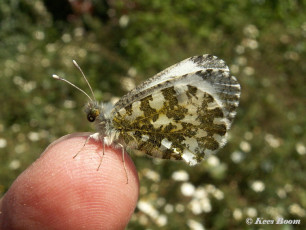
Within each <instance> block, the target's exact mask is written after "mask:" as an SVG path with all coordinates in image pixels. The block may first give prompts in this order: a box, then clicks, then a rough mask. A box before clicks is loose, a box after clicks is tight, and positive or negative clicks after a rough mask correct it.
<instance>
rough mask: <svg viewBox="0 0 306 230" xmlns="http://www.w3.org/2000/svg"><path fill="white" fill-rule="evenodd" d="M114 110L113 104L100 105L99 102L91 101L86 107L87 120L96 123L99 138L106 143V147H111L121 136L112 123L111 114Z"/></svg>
mask: <svg viewBox="0 0 306 230" xmlns="http://www.w3.org/2000/svg"><path fill="white" fill-rule="evenodd" d="M112 108H113V106H112V104H111V103H107V104H103V103H100V104H99V103H98V102H97V101H90V102H88V104H87V105H86V106H85V113H86V115H87V120H88V121H89V122H95V126H96V130H97V132H98V133H99V137H100V138H101V139H102V140H103V141H105V142H106V143H105V144H106V145H111V144H112V143H113V142H114V141H115V140H116V139H118V135H119V134H118V132H117V130H116V129H114V127H113V125H112V122H111V118H110V112H111V110H112Z"/></svg>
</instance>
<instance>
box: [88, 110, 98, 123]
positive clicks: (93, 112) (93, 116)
mask: <svg viewBox="0 0 306 230" xmlns="http://www.w3.org/2000/svg"><path fill="white" fill-rule="evenodd" d="M99 114H100V113H99V110H98V109H92V110H91V111H90V112H89V113H88V114H87V120H88V121H89V122H94V121H95V120H96V118H97V117H98V116H99Z"/></svg>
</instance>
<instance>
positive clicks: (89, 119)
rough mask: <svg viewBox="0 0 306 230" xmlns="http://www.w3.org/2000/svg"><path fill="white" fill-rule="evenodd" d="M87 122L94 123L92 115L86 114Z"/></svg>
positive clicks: (94, 118)
mask: <svg viewBox="0 0 306 230" xmlns="http://www.w3.org/2000/svg"><path fill="white" fill-rule="evenodd" d="M87 120H88V121H89V122H94V121H95V120H96V117H95V116H93V115H92V114H88V115H87Z"/></svg>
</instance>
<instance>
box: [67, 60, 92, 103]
mask: <svg viewBox="0 0 306 230" xmlns="http://www.w3.org/2000/svg"><path fill="white" fill-rule="evenodd" d="M72 62H73V64H74V65H75V67H77V68H78V70H79V71H80V72H81V74H82V76H83V77H84V79H85V81H86V83H87V85H88V87H89V89H90V92H91V94H92V97H93V99H94V100H95V101H96V97H95V95H94V92H93V90H92V88H91V86H90V84H89V82H88V80H87V78H86V76H85V74H84V73H83V71H82V69H81V67H80V66H79V65H78V63H77V62H76V61H75V60H72Z"/></svg>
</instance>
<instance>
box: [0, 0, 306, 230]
mask: <svg viewBox="0 0 306 230" xmlns="http://www.w3.org/2000/svg"><path fill="white" fill-rule="evenodd" d="M305 5H306V3H305V1H302V0H301V1H298V0H284V1H276V0H273V1H272V0H271V1H268V0H249V1H235V0H225V1H214V0H208V1H203V0H184V1H174V0H172V1H169V0H156V1H145V0H136V1H129V0H128V1H127V0H125V1H123V0H119V1H112V0H105V1H98V0H88V1H76V0H75V1H67V0H44V1H43V0H32V1H30V0H2V1H1V3H0V105H1V108H0V194H3V193H5V192H6V191H7V189H8V188H9V186H10V185H11V183H12V182H13V180H14V179H15V178H16V177H17V176H18V175H19V174H20V173H21V172H22V171H23V170H24V169H25V168H27V167H28V166H29V165H30V164H31V163H32V162H33V161H35V159H36V158H38V157H39V154H40V153H41V152H42V151H43V150H44V149H45V148H46V147H47V145H48V144H50V143H51V142H52V141H54V140H56V139H57V138H59V137H61V136H63V135H65V134H68V133H73V132H80V131H93V129H92V127H90V125H89V124H88V122H87V120H86V118H85V115H84V113H82V106H83V105H84V103H85V102H86V97H84V95H82V94H81V93H79V92H78V91H76V90H75V89H73V88H72V87H69V86H68V85H66V84H64V83H60V82H58V81H55V80H53V79H52V78H51V77H50V76H51V75H52V74H54V73H56V74H58V75H60V76H63V77H66V78H67V79H69V80H70V81H72V82H73V83H75V84H77V85H79V86H81V88H84V89H86V90H87V87H86V84H85V83H84V81H83V80H82V78H81V76H80V74H79V72H78V71H77V70H76V68H75V67H74V66H73V64H72V60H73V59H75V60H77V61H78V63H79V65H80V66H81V67H82V68H83V71H84V72H85V73H86V75H87V77H88V79H89V81H90V82H91V84H92V85H93V87H94V91H95V94H96V96H97V98H98V99H99V100H101V101H109V100H115V99H116V98H119V97H121V96H122V95H124V94H125V93H127V92H128V91H129V90H131V89H132V88H133V87H134V86H135V85H137V84H139V83H140V82H142V81H143V80H145V79H148V78H149V77H151V76H153V75H154V74H155V73H157V72H159V71H161V70H163V69H164V68H166V67H168V66H170V65H172V64H174V63H176V62H178V61H181V60H183V59H185V58H187V57H190V56H193V55H200V54H205V53H209V54H214V55H216V56H218V57H220V58H222V59H224V60H225V61H226V62H227V64H228V65H229V67H230V69H231V72H232V74H233V75H235V76H236V77H237V79H238V80H239V82H240V84H241V87H242V94H241V102H240V106H239V108H238V114H237V117H236V120H235V121H234V124H233V126H232V129H231V132H230V140H229V142H228V144H227V145H226V146H225V148H223V149H222V150H221V151H220V152H219V153H218V154H217V155H216V156H213V157H211V158H209V159H208V160H206V161H205V162H203V163H202V164H200V165H198V166H196V167H189V166H187V165H186V164H185V163H184V162H173V161H160V160H152V159H150V158H148V157H145V156H135V155H132V158H133V159H134V161H135V164H136V167H137V169H138V170H139V177H140V183H141V187H140V200H139V203H138V206H137V209H136V210H135V213H134V215H133V217H132V220H131V222H130V224H129V226H128V228H127V229H152V230H153V229H175V230H177V229H193V230H202V229H259V228H261V229H284V230H290V229H305V226H306V224H305V223H306V222H305V221H306V220H305V217H306V209H305V207H306V192H305V188H306V186H305V185H306V174H305V165H306V161H305V157H306V135H305V128H306V80H305V79H306V65H305V60H306V58H305V56H306V55H305V54H306V52H305V51H306V43H305V37H306V16H305V12H306V9H305ZM248 217H250V218H253V220H255V218H257V217H262V218H264V219H274V220H275V219H277V218H278V217H282V218H284V219H300V220H301V224H300V225H247V224H246V218H248Z"/></svg>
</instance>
